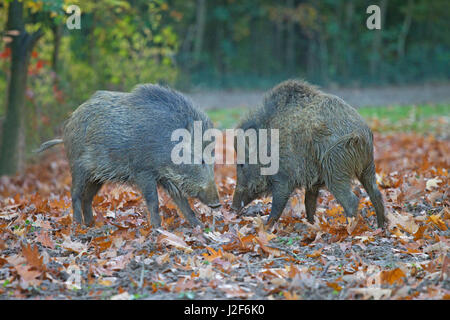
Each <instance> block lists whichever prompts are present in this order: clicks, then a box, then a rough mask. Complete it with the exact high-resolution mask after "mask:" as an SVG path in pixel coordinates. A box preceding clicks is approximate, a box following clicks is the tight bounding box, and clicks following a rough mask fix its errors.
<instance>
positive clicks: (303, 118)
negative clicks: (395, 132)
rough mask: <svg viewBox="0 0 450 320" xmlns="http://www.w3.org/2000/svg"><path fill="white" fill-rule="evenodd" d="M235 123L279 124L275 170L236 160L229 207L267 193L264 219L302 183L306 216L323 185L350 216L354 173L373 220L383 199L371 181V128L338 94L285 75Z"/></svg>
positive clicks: (380, 210)
mask: <svg viewBox="0 0 450 320" xmlns="http://www.w3.org/2000/svg"><path fill="white" fill-rule="evenodd" d="M238 128H241V129H244V130H247V129H249V128H253V129H256V130H258V129H278V130H279V155H280V159H279V171H278V173H277V174H275V175H272V176H263V175H260V170H259V169H260V165H258V164H255V165H252V164H244V165H238V166H237V186H236V191H235V194H234V197H233V207H234V208H236V209H240V208H242V207H243V205H246V204H247V203H249V202H250V201H252V200H253V199H255V198H257V197H258V196H261V195H263V194H272V196H273V202H272V211H271V214H270V217H269V221H270V223H271V224H273V223H274V222H275V221H277V220H278V219H279V217H280V215H281V213H282V211H283V209H284V207H285V205H286V203H287V200H288V199H289V196H290V194H291V193H292V192H293V190H294V189H295V188H305V189H306V193H305V207H306V213H307V218H308V220H309V221H310V222H313V217H314V213H315V210H316V202H317V196H318V193H319V189H320V188H321V187H323V186H326V187H327V188H328V189H329V190H330V192H331V193H332V194H333V195H334V196H335V198H336V199H337V200H338V202H339V203H340V204H341V205H342V206H343V207H344V211H345V214H346V215H347V216H354V215H355V214H356V212H357V208H358V202H359V201H358V198H357V197H356V196H355V194H354V193H353V192H352V190H351V182H352V180H353V179H354V178H358V179H359V181H360V182H361V183H362V185H363V186H364V188H365V189H366V190H367V192H368V194H369V196H370V199H371V201H372V203H373V204H374V206H375V211H376V214H377V219H378V225H379V226H382V225H383V223H384V204H383V199H382V196H381V193H380V191H379V190H378V187H377V185H376V179H375V165H374V159H373V136H372V132H371V130H370V129H369V127H368V126H367V124H366V123H365V121H364V119H363V118H362V117H361V116H360V115H359V113H358V112H357V111H356V110H355V109H354V108H352V107H351V106H349V105H348V104H347V103H345V102H344V101H343V100H342V99H340V98H338V97H336V96H333V95H330V94H326V93H324V92H322V91H320V90H319V89H317V88H316V87H314V86H312V85H310V84H308V83H307V82H304V81H299V80H288V81H285V82H283V83H281V84H279V85H277V86H276V87H275V88H273V89H272V90H271V91H270V92H268V94H267V95H266V96H265V99H264V102H263V105H262V106H261V107H260V108H256V109H255V110H253V111H252V112H251V113H249V114H248V115H247V116H246V117H245V118H244V119H243V120H242V121H241V122H240V124H239V126H238Z"/></svg>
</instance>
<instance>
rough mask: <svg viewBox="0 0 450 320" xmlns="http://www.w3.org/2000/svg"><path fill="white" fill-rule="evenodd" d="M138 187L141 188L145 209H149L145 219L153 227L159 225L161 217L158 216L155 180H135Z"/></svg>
mask: <svg viewBox="0 0 450 320" xmlns="http://www.w3.org/2000/svg"><path fill="white" fill-rule="evenodd" d="M136 184H137V185H138V187H139V189H141V191H142V193H143V195H144V198H145V202H146V204H147V209H148V211H149V216H147V221H149V223H150V224H151V225H152V227H153V228H159V227H161V217H160V216H159V200H158V188H157V186H156V181H155V180H153V179H151V178H148V177H147V179H144V178H141V179H138V180H137V181H136Z"/></svg>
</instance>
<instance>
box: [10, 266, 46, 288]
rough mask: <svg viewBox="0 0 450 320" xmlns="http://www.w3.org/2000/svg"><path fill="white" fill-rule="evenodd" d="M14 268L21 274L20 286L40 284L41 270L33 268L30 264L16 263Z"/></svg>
mask: <svg viewBox="0 0 450 320" xmlns="http://www.w3.org/2000/svg"><path fill="white" fill-rule="evenodd" d="M14 268H15V269H16V271H17V274H18V275H19V276H20V286H21V287H22V288H23V289H26V288H27V287H28V286H30V285H31V286H39V285H40V284H41V282H42V281H41V280H40V279H38V277H40V276H41V275H42V272H41V271H39V270H32V269H31V268H30V266H29V265H20V264H19V265H16V266H14Z"/></svg>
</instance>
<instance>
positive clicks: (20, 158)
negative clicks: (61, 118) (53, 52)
mask: <svg viewBox="0 0 450 320" xmlns="http://www.w3.org/2000/svg"><path fill="white" fill-rule="evenodd" d="M6 30H17V31H18V32H19V34H18V35H14V36H12V37H13V41H12V42H11V44H10V45H11V52H12V59H11V68H10V79H9V85H8V98H7V106H6V117H5V122H4V126H3V134H2V144H1V152H0V175H2V174H14V173H16V172H17V171H18V170H21V169H22V168H23V164H24V156H25V133H24V129H25V123H24V120H25V117H24V115H25V112H24V107H25V90H26V83H27V70H28V64H29V61H30V53H31V51H32V50H33V47H34V45H35V44H36V41H37V40H38V39H39V38H40V37H41V36H42V32H41V30H38V31H36V32H35V33H33V34H31V35H30V34H29V33H27V32H26V31H25V25H24V21H23V3H22V2H19V1H17V0H15V1H12V2H11V3H10V4H9V9H8V21H7V24H6Z"/></svg>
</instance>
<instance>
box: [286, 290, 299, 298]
mask: <svg viewBox="0 0 450 320" xmlns="http://www.w3.org/2000/svg"><path fill="white" fill-rule="evenodd" d="M283 296H284V297H285V298H286V300H300V297H299V296H298V295H297V294H296V293H295V292H292V293H291V292H290V291H285V292H283Z"/></svg>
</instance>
